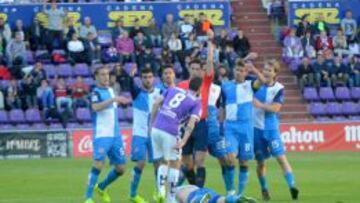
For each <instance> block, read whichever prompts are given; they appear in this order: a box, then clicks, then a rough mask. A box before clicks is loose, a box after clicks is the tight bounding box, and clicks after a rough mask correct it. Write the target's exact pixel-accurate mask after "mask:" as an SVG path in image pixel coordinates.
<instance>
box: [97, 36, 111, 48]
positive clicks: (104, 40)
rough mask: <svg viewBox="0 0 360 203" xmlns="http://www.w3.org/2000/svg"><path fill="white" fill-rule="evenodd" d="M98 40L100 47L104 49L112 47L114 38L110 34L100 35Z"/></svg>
mask: <svg viewBox="0 0 360 203" xmlns="http://www.w3.org/2000/svg"><path fill="white" fill-rule="evenodd" d="M97 38H98V42H99V44H100V46H102V47H107V46H110V44H111V43H112V37H111V34H110V33H100V34H99V35H98V37H97Z"/></svg>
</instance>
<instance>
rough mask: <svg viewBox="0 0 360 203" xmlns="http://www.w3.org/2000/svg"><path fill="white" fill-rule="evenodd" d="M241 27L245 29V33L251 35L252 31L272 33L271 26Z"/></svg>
mask: <svg viewBox="0 0 360 203" xmlns="http://www.w3.org/2000/svg"><path fill="white" fill-rule="evenodd" d="M240 29H242V30H243V31H244V33H245V35H249V34H251V33H264V34H271V28H270V27H267V26H242V27H240Z"/></svg>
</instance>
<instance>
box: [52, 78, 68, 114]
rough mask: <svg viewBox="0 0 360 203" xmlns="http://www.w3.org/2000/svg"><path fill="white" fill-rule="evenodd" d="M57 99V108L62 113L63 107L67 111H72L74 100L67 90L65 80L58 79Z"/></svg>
mask: <svg viewBox="0 0 360 203" xmlns="http://www.w3.org/2000/svg"><path fill="white" fill-rule="evenodd" d="M55 99H56V108H57V110H58V111H59V112H60V111H61V109H63V107H65V109H66V110H68V111H71V108H72V100H71V97H70V95H69V91H68V89H67V88H66V84H65V80H64V78H58V80H57V84H56V86H55Z"/></svg>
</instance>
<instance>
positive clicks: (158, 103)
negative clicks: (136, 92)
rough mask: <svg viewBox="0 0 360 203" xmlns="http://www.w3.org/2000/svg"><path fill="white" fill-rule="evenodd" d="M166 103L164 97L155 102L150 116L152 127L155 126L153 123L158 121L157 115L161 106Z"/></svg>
mask: <svg viewBox="0 0 360 203" xmlns="http://www.w3.org/2000/svg"><path fill="white" fill-rule="evenodd" d="M163 103H164V97H163V96H159V97H158V98H157V99H156V101H155V102H154V104H153V106H152V109H151V116H150V125H152V124H153V122H154V121H155V119H156V115H157V113H158V112H159V109H160V107H161V105H162V104H163Z"/></svg>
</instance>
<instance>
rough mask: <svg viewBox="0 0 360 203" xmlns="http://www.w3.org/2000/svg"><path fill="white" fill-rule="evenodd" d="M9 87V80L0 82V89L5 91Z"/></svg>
mask: <svg viewBox="0 0 360 203" xmlns="http://www.w3.org/2000/svg"><path fill="white" fill-rule="evenodd" d="M9 85H10V80H0V88H1V89H6V88H7V87H9Z"/></svg>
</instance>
